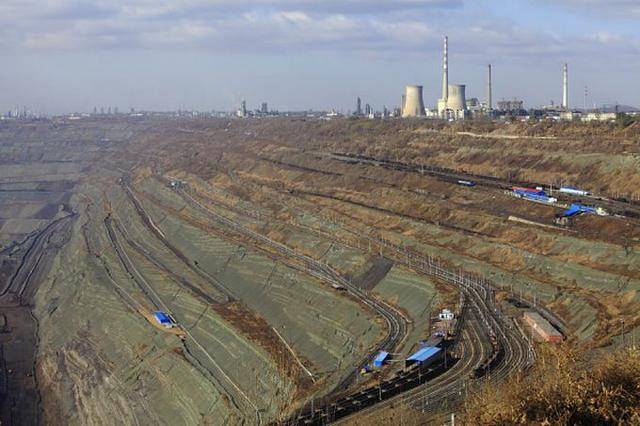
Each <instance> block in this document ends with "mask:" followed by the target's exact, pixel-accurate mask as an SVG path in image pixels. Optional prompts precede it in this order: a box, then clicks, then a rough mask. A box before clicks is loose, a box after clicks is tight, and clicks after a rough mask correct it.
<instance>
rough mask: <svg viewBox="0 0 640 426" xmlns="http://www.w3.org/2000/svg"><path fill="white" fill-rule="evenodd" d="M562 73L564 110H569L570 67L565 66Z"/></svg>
mask: <svg viewBox="0 0 640 426" xmlns="http://www.w3.org/2000/svg"><path fill="white" fill-rule="evenodd" d="M562 71H563V72H562V74H563V77H564V81H563V84H562V108H563V109H569V66H568V65H567V64H564V69H563V70H562Z"/></svg>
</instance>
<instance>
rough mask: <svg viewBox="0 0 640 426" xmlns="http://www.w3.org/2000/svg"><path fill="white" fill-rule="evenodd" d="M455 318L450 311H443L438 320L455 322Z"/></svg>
mask: <svg viewBox="0 0 640 426" xmlns="http://www.w3.org/2000/svg"><path fill="white" fill-rule="evenodd" d="M454 318H455V314H454V313H453V312H451V311H450V310H449V309H443V310H442V312H440V314H438V319H439V320H441V321H453V319H454Z"/></svg>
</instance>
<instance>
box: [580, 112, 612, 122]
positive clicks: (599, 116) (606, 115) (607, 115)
mask: <svg viewBox="0 0 640 426" xmlns="http://www.w3.org/2000/svg"><path fill="white" fill-rule="evenodd" d="M616 116H617V114H616V113H615V112H590V113H588V114H585V115H583V116H582V121H586V122H590V121H614V120H615V119H616Z"/></svg>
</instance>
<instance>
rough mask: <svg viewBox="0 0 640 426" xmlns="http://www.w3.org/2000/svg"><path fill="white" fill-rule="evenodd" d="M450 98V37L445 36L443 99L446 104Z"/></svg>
mask: <svg viewBox="0 0 640 426" xmlns="http://www.w3.org/2000/svg"><path fill="white" fill-rule="evenodd" d="M447 99H449V37H447V36H445V37H444V58H443V65H442V100H443V101H444V102H445V106H446V103H447Z"/></svg>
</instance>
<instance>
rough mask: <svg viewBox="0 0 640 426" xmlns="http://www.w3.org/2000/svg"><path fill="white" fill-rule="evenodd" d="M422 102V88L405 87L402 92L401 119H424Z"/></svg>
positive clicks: (424, 113)
mask: <svg viewBox="0 0 640 426" xmlns="http://www.w3.org/2000/svg"><path fill="white" fill-rule="evenodd" d="M424 116H426V112H425V109H424V100H423V98H422V86H414V85H412V86H407V87H405V90H404V96H403V105H402V117H403V118H407V117H424Z"/></svg>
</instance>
